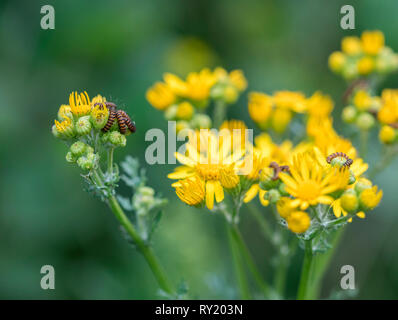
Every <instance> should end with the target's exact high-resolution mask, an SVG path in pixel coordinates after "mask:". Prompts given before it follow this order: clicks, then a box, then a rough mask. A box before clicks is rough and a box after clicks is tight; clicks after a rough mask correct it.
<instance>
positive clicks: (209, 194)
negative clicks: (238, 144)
mask: <svg viewBox="0 0 398 320" xmlns="http://www.w3.org/2000/svg"><path fill="white" fill-rule="evenodd" d="M186 149H187V151H186V154H185V155H183V154H180V153H176V154H175V156H176V158H177V160H178V161H179V162H180V163H182V164H183V166H180V167H177V168H176V169H175V171H174V172H173V173H170V174H169V175H168V178H170V179H185V178H188V177H192V176H198V177H200V178H201V179H202V180H203V181H204V183H205V194H206V197H205V198H206V206H207V207H208V208H209V209H210V210H211V209H213V206H214V198H215V199H216V201H217V202H221V201H222V200H223V199H224V190H223V186H222V183H221V171H222V170H223V169H231V168H232V169H234V171H235V170H237V169H238V168H237V165H238V161H239V160H241V159H242V157H243V155H244V150H238V151H236V152H233V151H235V150H233V148H232V145H231V139H220V137H219V136H218V135H217V134H215V133H214V132H212V131H209V130H201V131H200V132H196V133H195V134H194V135H192V136H191V137H190V138H189V141H188V143H187V144H186Z"/></svg>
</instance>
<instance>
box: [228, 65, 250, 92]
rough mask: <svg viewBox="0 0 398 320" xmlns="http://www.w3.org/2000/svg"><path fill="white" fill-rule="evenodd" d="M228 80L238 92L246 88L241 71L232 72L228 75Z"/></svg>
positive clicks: (245, 81)
mask: <svg viewBox="0 0 398 320" xmlns="http://www.w3.org/2000/svg"><path fill="white" fill-rule="evenodd" d="M229 80H230V81H231V83H232V84H233V85H234V87H235V88H236V89H238V90H239V91H243V90H245V89H246V88H247V80H246V78H245V76H244V74H243V72H242V70H233V71H231V72H230V73H229Z"/></svg>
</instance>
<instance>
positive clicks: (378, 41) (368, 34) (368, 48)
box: [361, 31, 384, 55]
mask: <svg viewBox="0 0 398 320" xmlns="http://www.w3.org/2000/svg"><path fill="white" fill-rule="evenodd" d="M361 45H362V50H363V52H365V53H366V54H370V55H376V54H378V53H379V52H380V51H381V49H383V47H384V34H383V33H382V32H381V31H365V32H363V33H362V35H361Z"/></svg>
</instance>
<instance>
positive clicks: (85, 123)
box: [75, 116, 92, 136]
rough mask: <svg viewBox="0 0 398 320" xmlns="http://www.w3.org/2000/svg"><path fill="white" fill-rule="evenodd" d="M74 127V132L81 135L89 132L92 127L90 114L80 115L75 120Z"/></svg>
mask: <svg viewBox="0 0 398 320" xmlns="http://www.w3.org/2000/svg"><path fill="white" fill-rule="evenodd" d="M75 127H76V132H77V133H78V134H79V135H81V136H84V135H86V134H88V133H90V131H91V128H92V125H91V121H90V116H84V117H80V118H79V120H77V122H76V125H75Z"/></svg>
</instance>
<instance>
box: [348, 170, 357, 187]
mask: <svg viewBox="0 0 398 320" xmlns="http://www.w3.org/2000/svg"><path fill="white" fill-rule="evenodd" d="M356 180H357V179H356V178H355V174H354V173H353V172H352V170H350V177H349V178H348V184H353V183H355V181H356Z"/></svg>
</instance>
